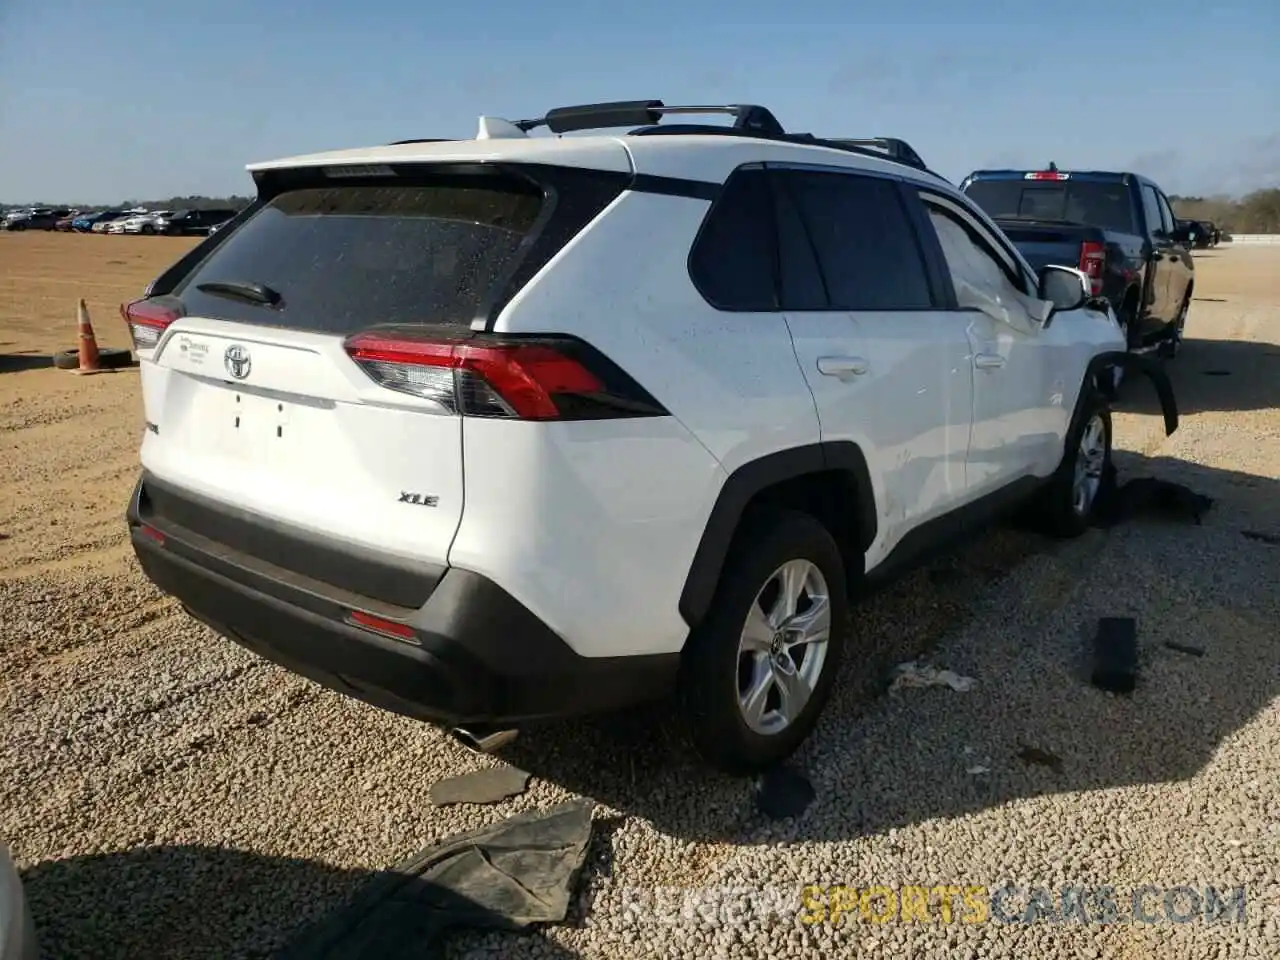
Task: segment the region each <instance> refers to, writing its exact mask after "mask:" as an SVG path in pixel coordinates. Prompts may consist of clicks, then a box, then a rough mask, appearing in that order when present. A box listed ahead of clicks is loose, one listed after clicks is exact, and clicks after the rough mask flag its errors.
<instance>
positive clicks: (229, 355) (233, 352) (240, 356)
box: [222, 343, 253, 380]
mask: <svg viewBox="0 0 1280 960" xmlns="http://www.w3.org/2000/svg"><path fill="white" fill-rule="evenodd" d="M222 360H223V363H225V364H226V365H227V373H229V374H231V376H233V377H235V378H236V379H237V380H243V379H244V378H245V377H247V376H248V375H249V370H250V369H251V368H252V367H253V361H252V360H250V359H249V351H248V350H246V349H245V348H244V347H242V346H240V344H238V343H233V344H232V345H231V346H229V347H227V352H226V353H224V354H223V355H222Z"/></svg>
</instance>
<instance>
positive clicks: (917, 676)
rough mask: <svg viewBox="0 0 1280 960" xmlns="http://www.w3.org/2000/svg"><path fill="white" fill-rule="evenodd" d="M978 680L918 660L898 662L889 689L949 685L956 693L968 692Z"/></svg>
mask: <svg viewBox="0 0 1280 960" xmlns="http://www.w3.org/2000/svg"><path fill="white" fill-rule="evenodd" d="M977 682H978V681H977V680H975V679H974V678H973V677H962V676H960V674H958V673H955V672H953V671H951V670H939V669H938V668H937V667H931V666H928V665H927V664H923V663H921V662H920V661H918V660H911V661H908V662H907V663H900V664H898V665H897V666H896V667H894V669H893V680H892V682H891V683H890V684H889V689H890V690H902V689H905V688H907V687H950V688H951V689H952V690H954V691H956V693H968V692H969V691H970V690H972V689H973V685H974V684H975V683H977Z"/></svg>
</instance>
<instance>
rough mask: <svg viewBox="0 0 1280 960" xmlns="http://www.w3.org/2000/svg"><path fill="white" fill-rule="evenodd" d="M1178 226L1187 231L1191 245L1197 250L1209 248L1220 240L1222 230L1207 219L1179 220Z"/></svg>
mask: <svg viewBox="0 0 1280 960" xmlns="http://www.w3.org/2000/svg"><path fill="white" fill-rule="evenodd" d="M1178 226H1179V228H1181V229H1182V230H1184V231H1185V232H1186V233H1187V235H1188V237H1189V239H1190V241H1191V245H1192V246H1193V247H1194V248H1195V249H1197V250H1208V249H1211V248H1212V247H1216V246H1217V245H1218V243H1219V242H1220V241H1221V240H1222V232H1221V231H1220V230H1219V229H1218V228H1217V227H1216V226H1214V225H1213V223H1212V222H1210V221H1208V220H1179V221H1178Z"/></svg>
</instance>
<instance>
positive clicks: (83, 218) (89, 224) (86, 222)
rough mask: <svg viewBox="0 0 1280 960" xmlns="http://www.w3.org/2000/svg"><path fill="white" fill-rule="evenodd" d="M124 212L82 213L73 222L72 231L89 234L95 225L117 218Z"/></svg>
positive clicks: (101, 211) (100, 211)
mask: <svg viewBox="0 0 1280 960" xmlns="http://www.w3.org/2000/svg"><path fill="white" fill-rule="evenodd" d="M123 212H124V211H122V210H99V211H98V212H97V213H82V214H81V215H80V216H78V217H76V218H75V219H73V220H72V221H71V229H72V230H75V231H76V232H77V233H88V232H89V231H90V230H92V229H93V225H94V224H95V223H98V222H100V221H103V220H107V219H109V218H111V217H117V216H119V215H120V214H121V213H123Z"/></svg>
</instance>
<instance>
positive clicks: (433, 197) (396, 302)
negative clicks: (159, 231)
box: [173, 177, 542, 335]
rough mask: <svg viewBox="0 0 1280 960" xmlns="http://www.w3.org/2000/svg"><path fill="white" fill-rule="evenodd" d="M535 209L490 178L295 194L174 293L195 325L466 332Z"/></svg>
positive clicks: (537, 204) (536, 204)
mask: <svg viewBox="0 0 1280 960" xmlns="http://www.w3.org/2000/svg"><path fill="white" fill-rule="evenodd" d="M541 207H542V195H541V192H540V191H539V190H538V189H537V188H536V187H534V186H533V185H532V184H525V183H523V182H520V181H512V182H506V181H501V182H499V181H496V180H494V179H492V178H488V177H486V178H484V179H483V180H481V179H480V178H470V179H467V178H450V179H447V180H445V179H441V180H439V181H437V182H423V181H419V182H415V183H414V184H411V185H410V184H406V185H395V186H385V185H373V184H368V185H365V184H342V185H334V186H324V187H315V188H306V189H298V190H292V191H289V192H286V193H283V194H281V195H279V196H277V197H276V198H274V199H273V200H272V201H271V202H270V203H268V204H267V205H266V206H265V207H263V208H262V209H261V210H259V211H258V212H257V213H256V214H254V215H253V216H252V217H251V218H250V219H249V220H248V221H246V222H245V223H244V224H243V225H242V226H241V227H240V228H239V229H238V230H236V231H234V232H233V233H232V234H231V236H229V237H228V238H227V240H226V241H224V242H223V243H222V244H221V245H219V246H218V247H216V248H215V249H214V251H213V253H212V254H210V256H209V257H208V259H206V260H205V261H203V262H202V263H200V264H199V265H198V266H197V267H196V269H195V270H194V272H193V273H192V274H191V275H189V276H188V277H186V278H185V279H184V280H183V281H182V283H181V284H179V286H178V287H177V288H176V289H175V290H174V291H173V292H174V294H175V295H177V296H179V297H181V298H182V300H183V302H184V304H185V305H186V308H187V311H188V312H189V313H191V314H194V315H197V316H207V317H215V318H219V319H225V320H235V321H241V322H245V323H254V324H260V325H265V326H275V327H290V328H294V329H300V330H311V331H316V332H321V333H333V334H344V335H345V334H349V333H353V332H355V331H356V330H360V329H363V328H365V327H369V326H372V325H375V324H382V323H430V324H446V325H458V326H468V325H469V324H470V323H471V321H472V320H473V319H474V318H475V316H476V314H477V312H478V311H479V310H480V309H481V308H482V307H483V305H484V304H485V302H486V301H487V300H488V299H489V298H490V297H491V296H493V295H495V294H496V293H497V291H498V287H499V285H501V284H502V283H503V281H504V280H505V278H506V276H507V275H508V272H509V270H510V269H511V268H512V266H513V265H514V261H515V258H516V256H517V255H518V252H519V251H520V249H521V243H522V241H523V240H524V239H525V236H526V235H527V234H528V232H529V230H530V228H531V227H532V226H533V224H534V222H535V220H536V219H537V216H538V213H539V211H540V209H541ZM210 282H219V283H222V284H224V285H225V284H232V285H235V284H246V283H247V284H259V285H262V286H265V287H268V288H270V289H271V290H273V291H274V292H275V293H277V294H278V295H279V297H280V301H279V303H278V304H276V305H274V306H267V305H262V304H258V303H255V302H253V301H252V300H248V299H240V298H238V297H234V296H227V295H215V294H210V293H207V292H204V291H202V290H201V289H200V287H201V285H202V284H207V283H210Z"/></svg>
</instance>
